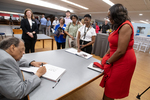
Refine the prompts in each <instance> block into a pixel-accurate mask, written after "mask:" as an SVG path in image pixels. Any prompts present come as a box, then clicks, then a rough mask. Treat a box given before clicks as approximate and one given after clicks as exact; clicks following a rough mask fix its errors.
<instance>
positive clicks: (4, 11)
mask: <svg viewBox="0 0 150 100" xmlns="http://www.w3.org/2000/svg"><path fill="white" fill-rule="evenodd" d="M0 13H6V14H15V15H24V14H23V13H16V12H8V11H0Z"/></svg>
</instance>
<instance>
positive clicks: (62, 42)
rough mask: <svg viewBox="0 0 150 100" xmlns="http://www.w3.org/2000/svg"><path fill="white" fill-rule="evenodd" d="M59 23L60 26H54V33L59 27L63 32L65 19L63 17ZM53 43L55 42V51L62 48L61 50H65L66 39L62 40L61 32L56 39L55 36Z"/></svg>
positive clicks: (62, 34)
mask: <svg viewBox="0 0 150 100" xmlns="http://www.w3.org/2000/svg"><path fill="white" fill-rule="evenodd" d="M59 23H60V24H58V25H56V26H55V31H57V29H58V28H59V27H61V28H62V29H63V30H65V28H66V24H65V19H64V18H63V17H60V18H59ZM55 41H56V42H57V49H60V47H62V49H64V48H65V43H66V39H65V38H64V33H63V32H61V33H60V35H59V36H58V37H57V36H55Z"/></svg>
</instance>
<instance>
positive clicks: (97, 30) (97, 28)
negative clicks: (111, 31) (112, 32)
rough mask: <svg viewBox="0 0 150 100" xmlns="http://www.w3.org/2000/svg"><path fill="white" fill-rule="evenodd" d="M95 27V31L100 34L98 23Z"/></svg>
mask: <svg viewBox="0 0 150 100" xmlns="http://www.w3.org/2000/svg"><path fill="white" fill-rule="evenodd" d="M95 27H96V29H95V31H96V34H98V33H99V26H98V25H97V22H96V23H95Z"/></svg>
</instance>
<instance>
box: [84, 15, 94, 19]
mask: <svg viewBox="0 0 150 100" xmlns="http://www.w3.org/2000/svg"><path fill="white" fill-rule="evenodd" d="M84 17H88V18H90V19H91V18H92V17H91V15H90V14H86V15H84Z"/></svg>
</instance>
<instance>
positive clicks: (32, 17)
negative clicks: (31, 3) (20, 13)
mask: <svg viewBox="0 0 150 100" xmlns="http://www.w3.org/2000/svg"><path fill="white" fill-rule="evenodd" d="M27 11H31V13H32V10H31V9H30V8H27V9H25V11H24V18H27V15H26V12H27ZM31 19H34V16H33V13H32V14H31Z"/></svg>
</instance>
